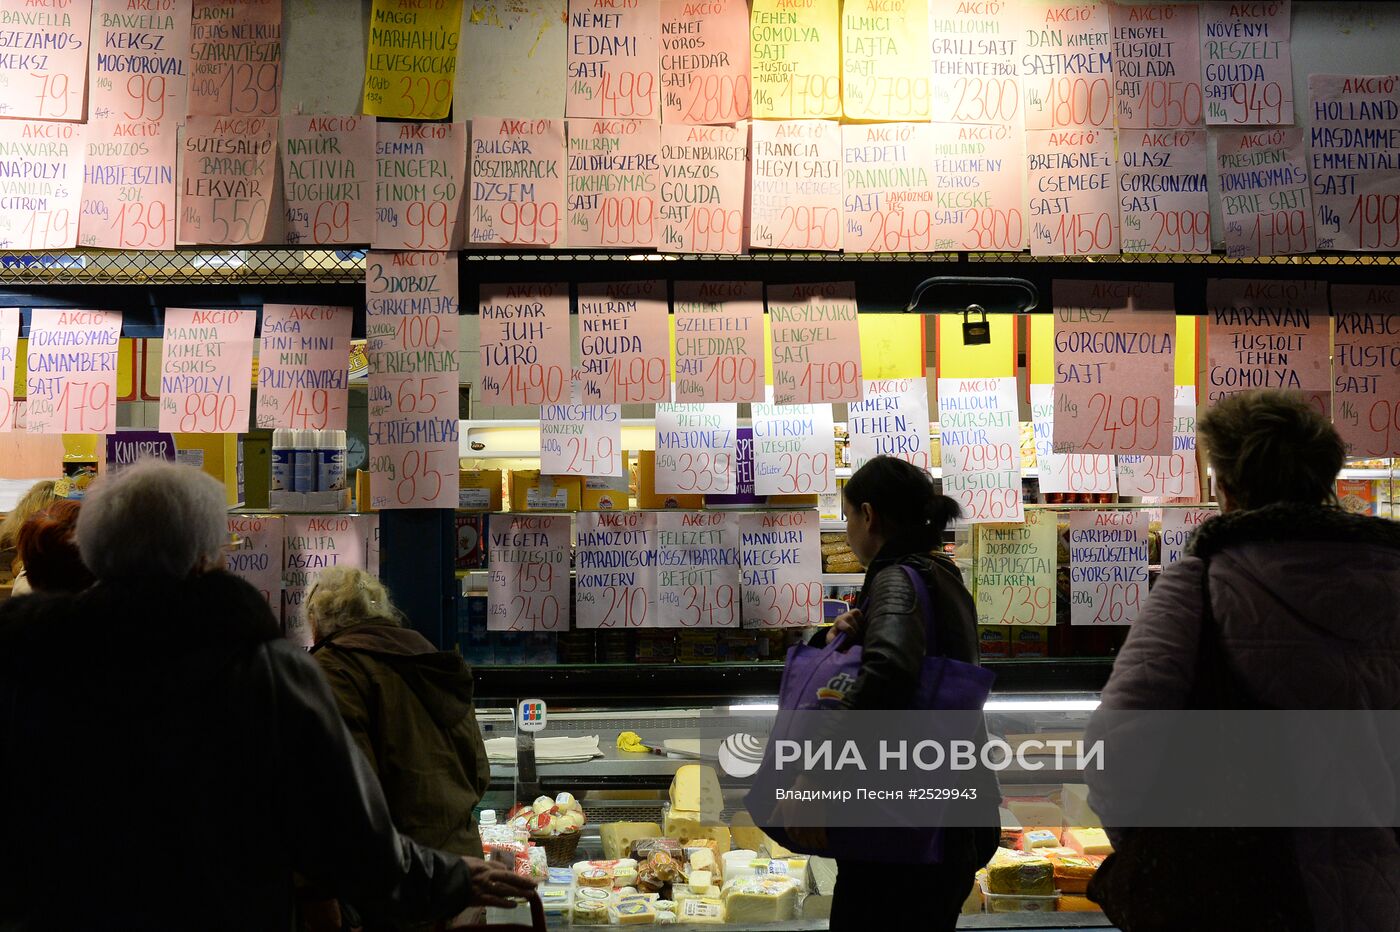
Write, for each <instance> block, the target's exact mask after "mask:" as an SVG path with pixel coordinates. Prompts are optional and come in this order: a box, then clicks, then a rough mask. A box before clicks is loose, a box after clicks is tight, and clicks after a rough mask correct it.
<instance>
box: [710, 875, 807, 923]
mask: <svg viewBox="0 0 1400 932" xmlns="http://www.w3.org/2000/svg"><path fill="white" fill-rule="evenodd" d="M796 913H797V884H796V883H794V882H793V881H792V880H791V879H790V878H787V877H746V878H744V879H742V880H737V881H735V882H734V883H731V884H729V885H728V886H727V887H725V890H724V921H725V922H728V923H730V924H732V925H739V924H746V923H758V922H780V921H782V920H784V919H791V918H793V916H794V915H796Z"/></svg>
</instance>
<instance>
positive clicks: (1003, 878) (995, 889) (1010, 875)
mask: <svg viewBox="0 0 1400 932" xmlns="http://www.w3.org/2000/svg"><path fill="white" fill-rule="evenodd" d="M987 889H988V891H990V892H992V893H999V894H1003V895H1011V896H1053V895H1054V893H1055V868H1054V866H1053V865H1052V864H1051V863H1050V861H1049V860H1048V859H1046V858H1042V857H1037V856H1036V855H1034V854H1031V853H1029V852H1025V851H1007V850H1005V849H1001V850H998V851H997V853H996V856H994V857H993V858H992V860H991V862H990V863H989V864H988V865H987Z"/></svg>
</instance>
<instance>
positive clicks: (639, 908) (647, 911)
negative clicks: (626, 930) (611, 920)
mask: <svg viewBox="0 0 1400 932" xmlns="http://www.w3.org/2000/svg"><path fill="white" fill-rule="evenodd" d="M612 912H613V916H615V917H616V918H617V924H618V925H620V926H638V925H651V924H652V923H654V922H656V906H655V905H654V901H653V900H650V899H647V898H646V897H641V896H629V897H624V898H623V899H621V900H618V902H617V903H616V904H615V905H614V906H613V908H612Z"/></svg>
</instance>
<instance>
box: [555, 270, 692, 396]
mask: <svg viewBox="0 0 1400 932" xmlns="http://www.w3.org/2000/svg"><path fill="white" fill-rule="evenodd" d="M578 318H579V361H580V369H581V370H582V374H583V381H582V382H581V383H580V385H579V389H580V392H581V395H582V397H583V399H584V400H585V401H602V402H604V403H607V404H627V403H635V402H653V403H655V402H659V401H666V400H668V399H669V398H670V397H671V378H670V342H671V338H670V330H669V325H668V320H667V302H666V283H665V282H663V281H642V282H611V283H607V284H602V285H580V286H579V295H578Z"/></svg>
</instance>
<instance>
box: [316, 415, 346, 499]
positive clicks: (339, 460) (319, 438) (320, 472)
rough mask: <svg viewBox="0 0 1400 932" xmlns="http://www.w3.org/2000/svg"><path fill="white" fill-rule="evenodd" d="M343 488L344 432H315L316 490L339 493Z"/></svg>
mask: <svg viewBox="0 0 1400 932" xmlns="http://www.w3.org/2000/svg"><path fill="white" fill-rule="evenodd" d="M344 488H345V431H343V430H318V431H316V490H317V491H318V492H339V491H341V490H342V489H344Z"/></svg>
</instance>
